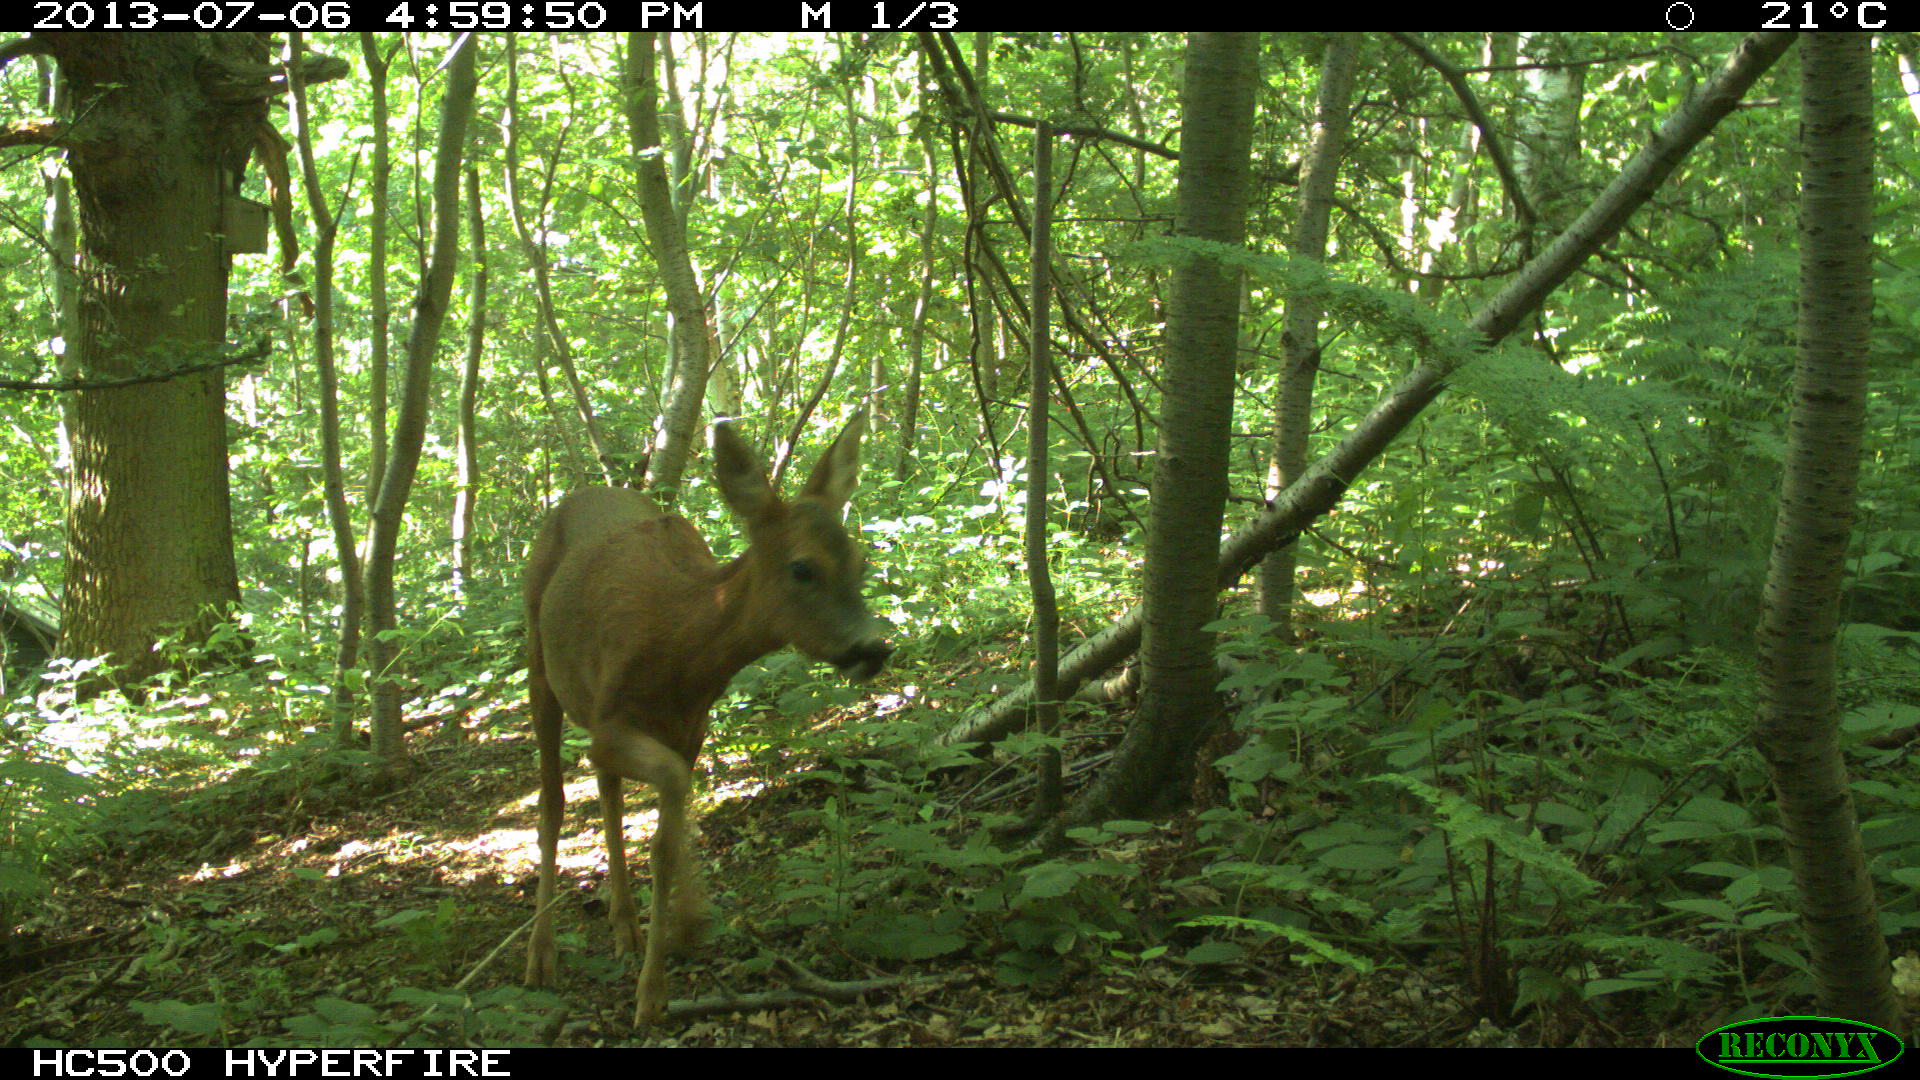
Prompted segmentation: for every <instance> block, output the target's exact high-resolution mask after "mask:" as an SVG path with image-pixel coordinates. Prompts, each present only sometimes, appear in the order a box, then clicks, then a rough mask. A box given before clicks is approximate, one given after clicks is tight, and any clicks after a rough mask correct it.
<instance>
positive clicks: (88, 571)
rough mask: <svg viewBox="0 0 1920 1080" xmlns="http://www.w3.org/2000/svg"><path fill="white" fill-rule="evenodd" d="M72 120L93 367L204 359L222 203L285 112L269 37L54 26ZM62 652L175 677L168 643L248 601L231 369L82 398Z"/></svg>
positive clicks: (109, 372) (212, 325) (133, 367)
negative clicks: (275, 89)
mask: <svg viewBox="0 0 1920 1080" xmlns="http://www.w3.org/2000/svg"><path fill="white" fill-rule="evenodd" d="M43 40H44V42H45V44H46V47H47V49H48V50H49V51H50V52H51V53H52V54H53V56H54V57H55V58H56V60H57V61H58V62H59V65H60V74H61V77H62V78H63V79H64V80H65V81H66V85H67V90H68V99H69V102H70V104H71V106H72V112H73V114H74V115H77V116H85V117H86V119H87V123H86V130H87V131H88V132H91V133H92V136H91V137H86V138H81V137H75V138H72V139H71V140H70V141H69V142H68V144H67V146H68V150H69V164H70V168H71V170H72V174H73V186H74V197H75V203H76V205H77V207H78V211H79V222H80V258H81V265H82V269H81V280H82V284H81V288H80V290H79V296H78V301H79V303H78V314H79V318H78V326H77V328H76V329H77V332H76V335H75V340H74V341H73V342H72V343H70V347H71V348H72V349H73V350H74V354H75V357H76V359H77V364H78V367H79V370H80V374H81V375H82V376H83V377H93V378H110V377H113V376H126V375H132V374H137V373H145V372H150V371H154V370H165V369H167V368H173V367H182V366H186V365H189V364H194V363H203V362H206V361H207V360H209V359H212V358H213V354H215V353H216V352H217V351H218V350H220V349H221V347H222V345H223V344H224V343H225V340H226V329H227V328H226V321H227V273H228V269H229V266H230V264H231V256H230V255H229V254H228V252H227V250H226V249H225V247H224V246H223V245H222V243H221V240H220V234H221V233H222V231H223V226H222V224H221V213H222V204H223V200H224V199H225V197H226V196H227V195H229V194H231V193H233V192H235V191H236V190H237V188H238V187H239V183H240V177H241V174H242V173H243V172H244V170H245V168H246V163H247V159H248V157H249V155H250V153H251V151H252V149H253V146H254V139H255V138H256V136H257V135H258V133H259V129H260V127H261V126H262V125H264V124H266V123H267V122H268V112H267V105H266V97H267V95H268V93H269V92H270V91H269V88H268V84H267V80H265V79H259V80H258V81H257V83H254V82H251V81H247V80H244V79H240V78H236V79H233V80H232V81H222V80H220V79H219V75H221V74H227V73H233V72H238V71H242V70H244V69H246V68H248V67H252V68H255V69H258V68H259V67H260V66H262V65H263V63H264V60H265V56H264V55H263V50H262V48H261V44H260V41H259V39H256V38H255V37H253V36H252V35H239V34H235V35H198V34H151V33H140V34H117V33H116V34H81V35H65V34H51V35H46V36H45V38H44V39H43ZM72 415H73V473H72V484H71V486H70V495H69V498H68V503H67V529H68V537H67V569H66V593H65V601H64V604H63V607H62V617H61V645H60V647H61V651H62V652H63V653H65V654H66V655H68V656H70V657H75V658H84V657H92V656H98V655H101V654H111V655H112V657H113V660H114V662H115V663H117V664H118V665H120V675H119V676H118V677H119V678H122V679H126V680H134V679H139V678H142V677H144V676H147V675H150V674H152V673H154V672H155V671H157V670H159V669H160V667H161V665H162V663H163V662H164V661H163V658H162V657H160V656H159V655H157V654H156V653H154V651H153V645H154V643H155V642H156V641H157V640H158V639H159V638H160V637H161V636H162V635H164V634H166V633H168V632H170V631H173V630H184V631H185V632H186V637H187V640H189V641H192V640H198V639H201V638H203V637H204V636H205V634H206V633H207V631H208V630H209V629H210V628H211V627H212V626H213V625H214V623H215V622H217V621H218V620H220V619H221V618H224V617H225V616H226V614H227V612H228V610H229V609H230V608H232V607H233V606H234V605H236V604H237V603H238V602H239V599H240V589H239V583H238V580H237V578H236V575H235V570H234V561H233V526H232V518H231V514H230V510H229V503H228V491H227V428H226V376H225V373H224V371H221V370H214V371H207V372H201V373H198V374H193V375H185V376H181V377H179V378H175V379H170V380H167V381H164V382H154V383H146V384H143V385H137V386H129V387H125V388H121V389H111V390H82V391H80V392H79V393H78V394H77V395H76V396H75V400H74V405H73V414H72Z"/></svg>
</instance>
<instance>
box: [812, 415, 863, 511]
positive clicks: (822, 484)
mask: <svg viewBox="0 0 1920 1080" xmlns="http://www.w3.org/2000/svg"><path fill="white" fill-rule="evenodd" d="M866 433H867V411H866V410H865V409H862V410H860V411H859V412H857V413H854V414H853V419H851V420H849V421H847V426H846V427H845V428H842V429H841V431H840V437H839V438H837V439H835V440H833V445H832V446H829V447H827V452H826V453H825V454H823V455H821V457H820V464H818V465H815V466H814V467H813V475H812V476H810V477H808V478H807V486H806V487H805V488H803V489H801V492H800V494H801V495H809V496H813V497H814V498H818V499H822V500H825V501H826V502H827V503H829V504H831V505H832V506H833V507H834V509H836V510H844V509H845V508H846V505H847V500H848V499H849V498H851V497H852V496H853V486H854V484H856V483H858V482H859V480H860V437H861V436H863V435H865V434H866Z"/></svg>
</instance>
